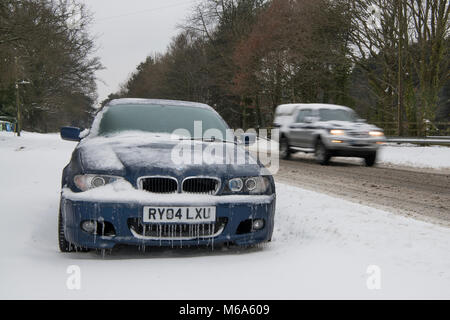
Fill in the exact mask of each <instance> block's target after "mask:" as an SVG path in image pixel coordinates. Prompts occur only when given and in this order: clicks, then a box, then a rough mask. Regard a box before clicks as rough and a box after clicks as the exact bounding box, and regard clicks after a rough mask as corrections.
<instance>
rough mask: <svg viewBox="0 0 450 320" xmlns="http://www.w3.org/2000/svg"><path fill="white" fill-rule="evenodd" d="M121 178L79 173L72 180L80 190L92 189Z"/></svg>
mask: <svg viewBox="0 0 450 320" xmlns="http://www.w3.org/2000/svg"><path fill="white" fill-rule="evenodd" d="M120 179H123V178H122V177H115V176H104V175H98V174H80V175H76V176H75V177H74V178H73V182H74V183H75V185H76V186H77V188H78V189H80V190H81V191H86V190H89V189H94V188H97V187H101V186H104V185H106V184H108V183H111V182H114V181H117V180H120Z"/></svg>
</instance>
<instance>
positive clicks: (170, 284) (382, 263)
mask: <svg viewBox="0 0 450 320" xmlns="http://www.w3.org/2000/svg"><path fill="white" fill-rule="evenodd" d="M74 146H75V144H74V143H72V142H66V141H61V140H60V139H59V137H58V135H56V134H48V135H40V134H32V133H24V135H23V137H20V138H17V137H14V136H12V135H11V134H7V133H0V197H1V198H0V218H1V219H2V220H1V221H2V222H1V223H0V252H1V256H0V298H1V299H13V298H19V299H20V298H58V299H70V298H73V299H83V298H85V299H86V298H87V299H89V298H100V299H103V298H124V299H127V298H137V299H139V298H145V299H227V298H229V299H245V298H248V299H300V298H307V299H309V298H344V299H346V298H364V299H367V298H368V299H372V298H373V299H380V298H426V299H428V298H438V299H440V298H442V299H449V298H450V251H449V248H450V230H449V229H448V228H443V227H439V226H436V225H433V224H429V223H425V222H421V221H416V220H413V219H410V218H406V217H403V216H399V215H396V214H393V213H389V212H385V211H380V210H377V209H374V208H370V207H366V206H362V205H359V204H355V203H351V202H348V201H345V200H341V199H337V198H333V197H330V196H327V195H323V194H320V193H316V192H312V191H306V190H303V189H300V188H296V187H292V186H287V185H284V184H278V185H277V213H276V225H275V232H274V237H273V240H272V242H271V243H270V244H269V245H267V246H263V247H262V248H254V249H247V250H243V249H216V250H214V251H212V250H211V249H210V248H209V249H205V248H191V249H160V248H156V249H153V250H150V249H149V248H147V251H146V252H145V253H142V252H139V251H138V250H135V249H119V250H117V251H113V253H112V254H111V255H106V256H105V257H104V258H102V256H101V255H100V254H97V253H94V252H90V253H75V254H63V253H60V252H58V249H57V234H56V230H57V210H58V199H59V192H60V176H61V170H62V168H63V167H64V165H65V164H66V163H67V162H68V161H69V158H70V153H71V151H72V149H73V147H74ZM71 265H77V266H79V267H80V270H81V289H80V290H69V289H68V288H67V286H66V281H67V279H68V277H69V274H68V273H67V268H68V267H69V266H71ZM371 265H376V266H378V267H379V268H380V269H379V270H380V279H381V289H379V290H369V289H368V287H367V284H366V283H367V280H368V279H369V277H370V275H369V274H368V273H367V268H368V267H369V266H371Z"/></svg>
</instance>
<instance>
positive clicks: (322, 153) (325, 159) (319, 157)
mask: <svg viewBox="0 0 450 320" xmlns="http://www.w3.org/2000/svg"><path fill="white" fill-rule="evenodd" d="M314 155H315V157H316V161H317V163H319V164H321V165H327V164H328V163H329V162H330V158H331V156H330V152H329V151H328V150H327V148H326V147H325V145H324V144H323V142H322V141H320V140H319V141H317V143H316V148H315V153H314Z"/></svg>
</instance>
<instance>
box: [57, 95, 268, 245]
mask: <svg viewBox="0 0 450 320" xmlns="http://www.w3.org/2000/svg"><path fill="white" fill-rule="evenodd" d="M199 125H200V128H199ZM61 137H62V138H63V139H66V140H73V141H80V142H79V143H78V145H77V146H76V148H75V150H74V151H73V154H72V158H71V160H70V162H69V164H68V165H67V166H66V167H65V168H64V170H63V175H62V192H61V202H60V212H59V222H58V227H59V228H58V234H59V248H60V250H61V251H63V252H68V251H74V250H87V249H90V248H95V249H112V248H113V247H114V246H115V245H117V244H129V245H138V246H190V245H214V244H219V243H231V244H236V245H245V246H246V245H252V244H257V243H260V242H265V241H270V240H271V237H272V232H273V227H274V213H275V199H276V196H275V185H274V180H273V177H272V176H271V175H270V174H269V173H268V172H267V170H265V168H264V167H263V166H262V165H261V164H260V162H259V161H257V160H255V159H254V158H253V157H252V156H251V155H250V154H249V153H248V151H246V150H245V149H244V146H245V142H241V141H239V139H237V138H236V137H235V136H234V134H233V136H232V137H230V129H229V127H228V125H227V124H226V123H225V121H224V120H223V119H222V118H221V117H220V115H219V114H218V113H217V112H216V111H214V109H213V108H211V107H210V106H208V105H205V104H200V103H192V102H182V101H171V100H149V99H116V100H112V101H111V102H109V103H108V104H107V105H106V106H105V107H104V108H103V109H102V110H101V111H100V112H99V113H98V114H97V116H96V117H95V119H94V121H93V124H92V127H91V129H90V130H89V131H88V130H85V131H81V132H80V129H78V128H73V127H64V128H61ZM224 137H228V139H226V138H224ZM244 140H245V139H244Z"/></svg>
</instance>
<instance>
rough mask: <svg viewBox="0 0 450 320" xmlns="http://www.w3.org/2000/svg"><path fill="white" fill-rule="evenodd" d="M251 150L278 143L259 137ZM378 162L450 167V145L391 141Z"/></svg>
mask: <svg viewBox="0 0 450 320" xmlns="http://www.w3.org/2000/svg"><path fill="white" fill-rule="evenodd" d="M249 150H251V151H255V152H256V151H257V150H258V151H259V152H266V151H269V150H270V151H271V152H275V153H276V152H278V143H277V142H275V141H270V140H269V141H267V140H265V139H258V140H257V143H255V144H253V145H252V146H250V147H249ZM301 157H305V158H313V157H314V155H312V154H307V155H305V154H301ZM377 162H378V163H380V164H386V165H398V166H405V167H414V168H429V169H449V168H450V147H444V146H428V147H422V146H418V145H414V144H393V143H389V144H386V145H383V146H381V147H380V149H379V152H378V159H377Z"/></svg>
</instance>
